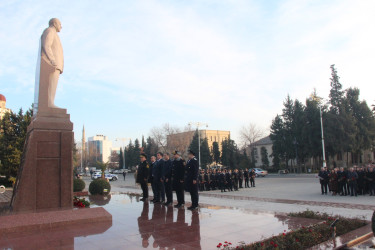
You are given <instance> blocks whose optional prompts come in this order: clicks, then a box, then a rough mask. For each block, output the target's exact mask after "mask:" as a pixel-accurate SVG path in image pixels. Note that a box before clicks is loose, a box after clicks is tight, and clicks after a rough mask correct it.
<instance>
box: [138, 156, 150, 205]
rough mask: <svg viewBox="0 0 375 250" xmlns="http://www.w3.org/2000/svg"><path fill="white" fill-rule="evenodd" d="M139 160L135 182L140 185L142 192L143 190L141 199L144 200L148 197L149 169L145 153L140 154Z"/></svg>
mask: <svg viewBox="0 0 375 250" xmlns="http://www.w3.org/2000/svg"><path fill="white" fill-rule="evenodd" d="M140 160H141V162H140V163H139V166H138V172H137V183H139V184H140V185H141V188H142V192H143V198H142V199H141V201H146V200H147V199H148V186H147V182H148V175H149V170H150V167H149V165H148V162H147V161H146V160H147V156H146V154H141V156H140Z"/></svg>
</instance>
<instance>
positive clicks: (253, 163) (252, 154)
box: [250, 148, 257, 168]
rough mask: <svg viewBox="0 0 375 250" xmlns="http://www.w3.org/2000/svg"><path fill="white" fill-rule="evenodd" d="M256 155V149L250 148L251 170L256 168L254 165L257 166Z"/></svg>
mask: <svg viewBox="0 0 375 250" xmlns="http://www.w3.org/2000/svg"><path fill="white" fill-rule="evenodd" d="M256 153H257V151H256V148H252V149H251V151H250V155H251V161H250V167H251V168H255V167H256V164H257V158H256Z"/></svg>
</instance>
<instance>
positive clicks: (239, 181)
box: [199, 169, 256, 192]
mask: <svg viewBox="0 0 375 250" xmlns="http://www.w3.org/2000/svg"><path fill="white" fill-rule="evenodd" d="M255 177H256V174H255V171H254V169H252V170H250V171H249V170H248V169H245V170H242V169H241V170H238V169H235V170H233V171H232V170H231V169H229V170H228V169H223V170H221V169H217V170H216V169H214V170H201V172H200V175H199V190H200V191H210V190H219V189H220V190H221V192H226V190H228V191H233V190H234V191H238V190H239V189H240V188H243V184H244V183H245V188H250V185H251V187H255Z"/></svg>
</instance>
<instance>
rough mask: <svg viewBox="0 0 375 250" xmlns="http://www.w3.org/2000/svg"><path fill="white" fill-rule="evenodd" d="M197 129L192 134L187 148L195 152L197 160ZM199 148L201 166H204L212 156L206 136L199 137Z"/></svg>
mask: <svg viewBox="0 0 375 250" xmlns="http://www.w3.org/2000/svg"><path fill="white" fill-rule="evenodd" d="M198 133H199V131H198V130H196V131H195V133H194V136H193V140H192V141H191V143H190V146H189V149H190V150H192V151H193V152H194V153H195V154H196V158H197V160H198V161H199V144H198V141H199V138H198V137H199V136H198ZM200 148H201V166H200V167H201V168H205V167H206V166H207V165H208V164H211V163H212V156H211V153H210V148H209V147H208V141H207V138H205V139H204V140H203V139H202V138H201V139H200Z"/></svg>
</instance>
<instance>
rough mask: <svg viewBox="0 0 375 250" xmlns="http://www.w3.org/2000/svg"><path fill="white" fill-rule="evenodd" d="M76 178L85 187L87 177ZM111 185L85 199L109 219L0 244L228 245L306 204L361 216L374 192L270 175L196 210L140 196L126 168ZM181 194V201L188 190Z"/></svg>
mask: <svg viewBox="0 0 375 250" xmlns="http://www.w3.org/2000/svg"><path fill="white" fill-rule="evenodd" d="M84 179H85V181H86V183H87V185H86V188H87V187H88V184H89V183H90V181H91V180H90V178H89V177H85V178H84ZM111 185H112V195H111V197H110V198H109V199H108V200H106V201H104V202H103V201H101V202H99V201H96V200H90V201H91V202H93V205H92V207H96V206H103V207H104V208H105V209H106V210H107V211H108V212H109V213H111V214H112V216H113V219H112V224H110V225H109V224H108V223H99V224H93V225H90V224H87V225H75V226H69V227H64V228H56V229H53V230H47V231H45V230H40V231H37V232H32V233H26V232H23V233H18V234H15V235H8V236H6V237H4V236H3V237H1V236H0V249H7V248H11V249H145V248H148V249H217V248H216V246H217V244H218V243H220V242H221V243H223V242H225V241H227V242H231V243H232V244H233V245H234V246H236V245H238V244H239V243H240V242H245V243H250V242H254V241H259V240H262V239H265V238H268V237H270V236H272V235H278V234H280V233H283V232H287V231H290V230H294V229H297V228H300V227H302V226H309V225H312V224H315V223H318V222H319V221H317V220H311V219H302V218H291V217H288V216H286V213H288V212H297V211H304V210H306V209H310V210H314V211H324V212H327V213H330V214H334V215H338V214H340V215H343V216H348V217H365V218H366V219H368V220H369V219H370V217H371V215H372V213H373V211H374V210H375V205H374V204H375V202H374V201H375V197H370V196H358V197H348V196H347V197H340V196H330V195H327V196H325V195H324V196H322V195H321V194H320V189H319V188H320V187H319V184H318V180H317V179H316V177H315V175H288V176H276V175H274V176H273V175H271V176H268V177H265V178H257V179H256V187H255V188H247V189H241V190H240V191H238V192H226V193H221V192H220V191H208V192H201V193H200V208H199V210H196V211H188V210H186V209H174V208H173V207H165V206H163V205H160V204H156V205H154V204H152V203H148V202H147V203H143V202H140V200H139V199H140V196H139V195H134V194H140V193H141V190H140V188H139V187H138V186H137V185H135V183H134V177H133V175H132V174H128V175H127V178H126V181H124V180H123V179H122V178H120V179H119V180H117V181H115V182H111ZM131 194H133V195H131ZM151 195H152V193H151ZM7 196H8V197H9V191H8V193H7ZM174 198H175V197H174ZM90 199H91V198H90ZM185 199H186V202H187V204H186V206H189V205H190V197H189V195H188V194H186V197H185ZM369 230H370V229H369V227H368V228H367V229H365V230H362V231H361V232H360V233H359V234H360V235H363V234H365V233H367V232H368V231H369ZM358 236H359V235H358ZM344 242H346V239H345V240H342V242H341V243H344ZM368 244H373V243H371V242H370V243H368Z"/></svg>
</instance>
